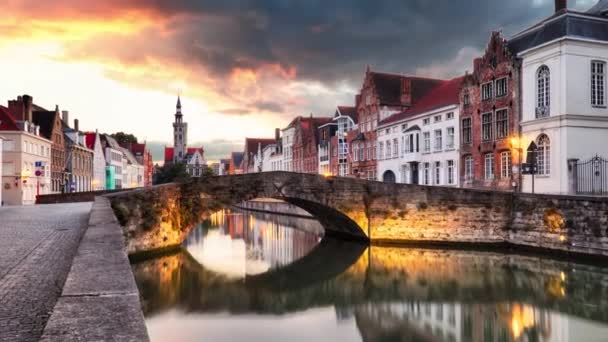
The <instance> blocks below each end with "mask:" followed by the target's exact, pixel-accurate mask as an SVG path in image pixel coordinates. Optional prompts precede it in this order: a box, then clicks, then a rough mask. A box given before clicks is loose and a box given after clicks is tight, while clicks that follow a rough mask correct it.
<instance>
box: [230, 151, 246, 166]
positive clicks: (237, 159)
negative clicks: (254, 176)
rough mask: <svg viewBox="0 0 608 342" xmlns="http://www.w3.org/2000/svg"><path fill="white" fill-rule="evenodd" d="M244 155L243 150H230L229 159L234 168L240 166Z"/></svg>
mask: <svg viewBox="0 0 608 342" xmlns="http://www.w3.org/2000/svg"><path fill="white" fill-rule="evenodd" d="M244 155H245V154H244V153H243V152H232V154H231V155H230V159H231V162H232V163H233V164H234V167H235V168H238V167H240V166H241V163H242V162H243V156H244Z"/></svg>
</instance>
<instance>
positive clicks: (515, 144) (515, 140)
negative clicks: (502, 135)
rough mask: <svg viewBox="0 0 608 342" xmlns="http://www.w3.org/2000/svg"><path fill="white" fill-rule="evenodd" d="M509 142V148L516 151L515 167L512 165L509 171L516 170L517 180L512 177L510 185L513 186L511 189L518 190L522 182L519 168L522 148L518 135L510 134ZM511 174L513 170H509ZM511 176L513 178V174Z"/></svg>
mask: <svg viewBox="0 0 608 342" xmlns="http://www.w3.org/2000/svg"><path fill="white" fill-rule="evenodd" d="M510 142H511V149H512V150H514V151H517V168H515V167H513V168H512V170H511V171H514V170H517V177H518V181H517V182H516V181H515V179H513V181H512V184H511V185H512V186H513V191H516V190H519V191H521V183H522V170H521V163H522V154H523V153H522V149H521V139H520V138H519V137H518V136H512V137H511V139H510ZM511 173H512V174H513V173H514V172H511ZM511 177H512V178H514V175H512V176H511Z"/></svg>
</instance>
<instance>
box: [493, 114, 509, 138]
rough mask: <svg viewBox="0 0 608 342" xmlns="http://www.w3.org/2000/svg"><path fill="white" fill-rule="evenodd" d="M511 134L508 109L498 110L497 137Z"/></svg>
mask: <svg viewBox="0 0 608 342" xmlns="http://www.w3.org/2000/svg"><path fill="white" fill-rule="evenodd" d="M508 136H509V114H508V112H507V110H506V109H501V110H497V111H496V139H502V138H506V137H508Z"/></svg>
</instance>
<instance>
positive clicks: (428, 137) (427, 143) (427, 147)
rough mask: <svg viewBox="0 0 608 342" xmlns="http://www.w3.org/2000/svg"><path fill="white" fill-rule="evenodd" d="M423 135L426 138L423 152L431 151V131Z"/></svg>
mask: <svg viewBox="0 0 608 342" xmlns="http://www.w3.org/2000/svg"><path fill="white" fill-rule="evenodd" d="M422 137H423V139H424V151H423V152H427V153H428V152H431V132H424V133H422Z"/></svg>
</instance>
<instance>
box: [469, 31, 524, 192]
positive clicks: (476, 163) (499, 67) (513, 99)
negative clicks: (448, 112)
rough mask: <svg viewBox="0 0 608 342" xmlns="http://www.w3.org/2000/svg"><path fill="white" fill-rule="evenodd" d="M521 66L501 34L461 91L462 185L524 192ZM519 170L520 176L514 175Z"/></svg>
mask: <svg viewBox="0 0 608 342" xmlns="http://www.w3.org/2000/svg"><path fill="white" fill-rule="evenodd" d="M519 75H520V64H519V61H518V60H517V58H516V57H514V56H513V55H512V53H511V52H510V50H509V48H508V46H507V41H506V40H505V39H504V38H503V37H502V36H501V34H500V33H499V32H492V35H491V37H490V41H489V42H488V44H487V47H486V50H485V54H484V55H483V56H482V57H480V58H477V59H475V61H474V70H473V73H472V74H467V75H466V76H465V80H464V86H463V88H462V92H461V93H460V133H459V134H460V138H461V139H460V142H461V145H460V150H461V154H462V155H461V158H460V175H461V183H462V186H463V187H474V188H488V189H496V190H513V189H518V188H519V183H520V179H519V173H518V172H519V164H520V161H521V154H520V153H519V151H518V150H517V148H514V146H513V144H512V142H513V141H516V139H518V137H519V118H520V110H519V107H520V106H519V103H520V96H519ZM513 171H516V172H513Z"/></svg>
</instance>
